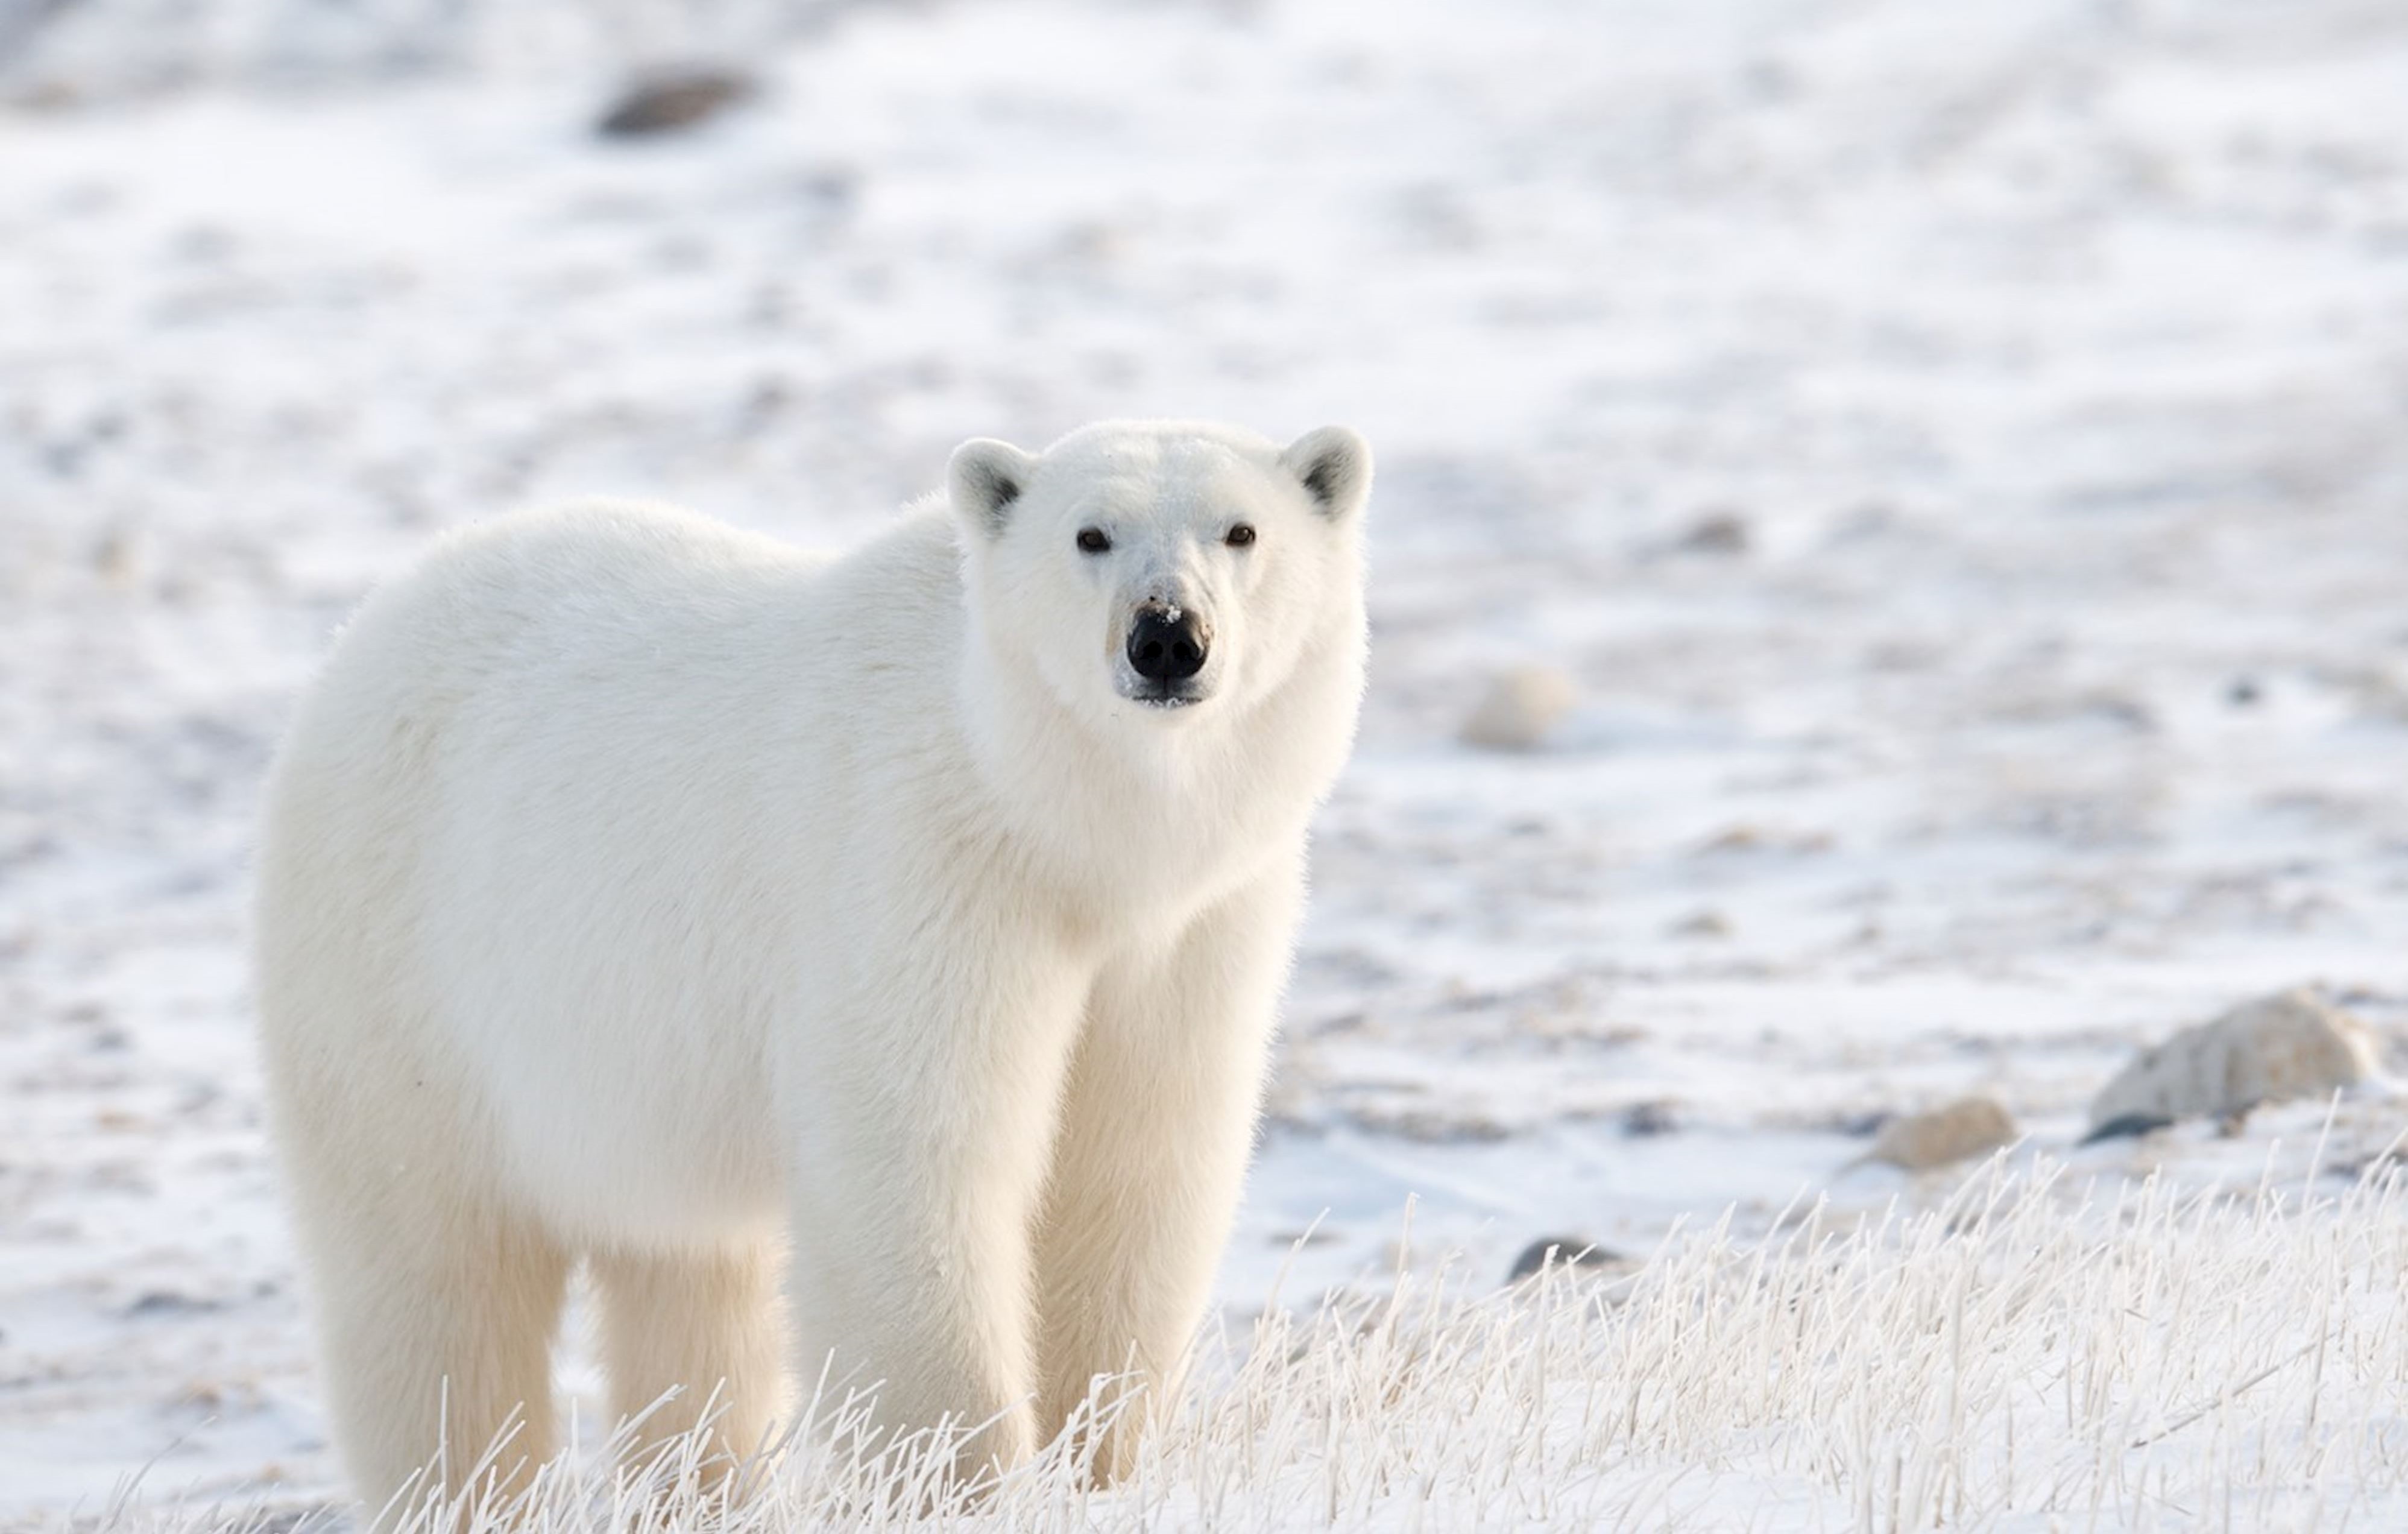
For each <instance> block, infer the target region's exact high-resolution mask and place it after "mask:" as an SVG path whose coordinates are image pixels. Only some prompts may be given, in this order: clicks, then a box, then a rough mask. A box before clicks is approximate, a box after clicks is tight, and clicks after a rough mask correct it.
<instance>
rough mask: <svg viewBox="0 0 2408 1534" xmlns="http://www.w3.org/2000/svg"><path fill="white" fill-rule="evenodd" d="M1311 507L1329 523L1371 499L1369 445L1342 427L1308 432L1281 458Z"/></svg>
mask: <svg viewBox="0 0 2408 1534" xmlns="http://www.w3.org/2000/svg"><path fill="white" fill-rule="evenodd" d="M1280 462H1281V463H1283V464H1285V465H1286V466H1287V468H1288V472H1289V473H1291V474H1293V475H1295V476H1296V477H1297V480H1300V481H1301V482H1302V483H1303V485H1304V489H1305V494H1307V495H1311V496H1312V504H1313V505H1314V506H1316V507H1318V508H1320V509H1321V513H1322V515H1324V516H1326V517H1327V518H1328V519H1329V520H1330V521H1332V522H1342V521H1344V520H1345V519H1346V518H1348V517H1351V516H1353V515H1354V514H1355V512H1357V511H1359V510H1361V509H1363V503H1364V501H1366V500H1368V499H1369V497H1370V495H1371V444H1370V443H1369V442H1366V441H1364V440H1363V438H1362V437H1358V436H1356V435H1355V433H1353V432H1351V431H1348V430H1347V429H1346V428H1345V427H1343V426H1324V427H1322V428H1321V429H1320V430H1318V431H1309V432H1307V433H1305V434H1304V435H1303V436H1302V437H1297V439H1296V440H1295V441H1293V442H1290V443H1289V444H1288V445H1287V451H1286V452H1283V453H1281V454H1280Z"/></svg>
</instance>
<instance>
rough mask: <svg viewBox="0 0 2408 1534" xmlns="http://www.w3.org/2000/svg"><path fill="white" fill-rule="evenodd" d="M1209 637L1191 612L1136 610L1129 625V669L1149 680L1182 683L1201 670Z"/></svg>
mask: <svg viewBox="0 0 2408 1534" xmlns="http://www.w3.org/2000/svg"><path fill="white" fill-rule="evenodd" d="M1211 648H1212V636H1211V631H1210V630H1208V629H1206V628H1205V626H1204V624H1203V623H1202V621H1201V620H1199V619H1198V618H1197V616H1196V614H1194V613H1193V612H1189V611H1186V610H1184V609H1179V608H1156V607H1147V608H1140V609H1138V615H1137V622H1136V623H1134V624H1130V625H1129V637H1128V663H1129V669H1131V670H1133V671H1135V672H1136V673H1137V674H1138V675H1139V676H1140V677H1143V678H1144V679H1145V680H1146V681H1158V682H1163V683H1166V684H1168V683H1170V682H1180V681H1187V680H1188V679H1189V678H1190V677H1193V676H1194V675H1195V674H1196V673H1197V672H1198V671H1201V670H1203V669H1204V657H1205V656H1206V655H1207V654H1208V653H1210V652H1211Z"/></svg>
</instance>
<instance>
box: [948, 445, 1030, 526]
mask: <svg viewBox="0 0 2408 1534" xmlns="http://www.w3.org/2000/svg"><path fill="white" fill-rule="evenodd" d="M1036 472H1037V459H1036V457H1035V456H1034V455H1033V454H1030V453H1025V452H1021V451H1020V450H1019V449H1018V448H1015V447H1013V446H1012V445H1011V443H1009V442H998V441H996V439H995V438H994V437H972V438H970V440H968V441H967V442H965V443H963V444H962V445H961V446H960V447H958V448H955V449H954V450H953V462H952V463H951V464H950V465H948V466H947V467H946V470H945V483H946V489H947V491H948V493H949V494H950V495H952V496H953V514H954V515H955V516H957V517H960V518H961V519H962V521H963V522H965V523H968V524H969V525H970V526H972V527H975V528H977V529H978V530H979V531H980V532H982V533H984V534H986V535H987V536H988V537H989V538H993V537H994V536H996V534H998V533H1000V532H1002V531H1003V529H1004V527H1005V525H1006V524H1008V523H1010V522H1011V506H1012V503H1013V502H1014V501H1017V500H1018V499H1020V493H1021V492H1022V491H1024V490H1025V489H1027V488H1028V480H1029V478H1030V476H1032V475H1034V474H1035V473H1036Z"/></svg>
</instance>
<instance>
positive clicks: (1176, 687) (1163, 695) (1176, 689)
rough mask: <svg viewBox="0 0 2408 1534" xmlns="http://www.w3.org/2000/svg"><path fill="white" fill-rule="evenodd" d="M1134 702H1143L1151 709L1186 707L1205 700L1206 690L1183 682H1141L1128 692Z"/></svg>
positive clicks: (1130, 699)
mask: <svg viewBox="0 0 2408 1534" xmlns="http://www.w3.org/2000/svg"><path fill="white" fill-rule="evenodd" d="M1128 700H1129V701H1130V702H1132V703H1142V704H1144V705H1145V706H1146V707H1147V708H1149V709H1184V708H1186V707H1188V706H1189V705H1190V704H1195V703H1201V702H1203V701H1204V691H1203V689H1202V688H1200V687H1191V686H1188V685H1186V684H1184V683H1181V682H1167V681H1149V682H1140V683H1139V684H1138V685H1137V687H1136V688H1135V689H1134V690H1132V691H1131V692H1130V693H1129V694H1128Z"/></svg>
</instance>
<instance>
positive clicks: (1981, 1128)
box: [1864, 1097, 2015, 1172]
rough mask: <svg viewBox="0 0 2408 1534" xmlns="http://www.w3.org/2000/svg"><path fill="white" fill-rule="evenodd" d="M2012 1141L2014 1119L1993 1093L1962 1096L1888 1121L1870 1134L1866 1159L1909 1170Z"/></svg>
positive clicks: (1925, 1168)
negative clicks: (1929, 1109) (1933, 1107)
mask: <svg viewBox="0 0 2408 1534" xmlns="http://www.w3.org/2000/svg"><path fill="white" fill-rule="evenodd" d="M2014 1139H2015V1121H2014V1117H2013V1116H2012V1115H2010V1114H2009V1113H2008V1112H2007V1111H2006V1110H2005V1109H2004V1108H2002V1107H2000V1105H1999V1101H1998V1099H1997V1098H1995V1097H1963V1098H1959V1099H1958V1100H1957V1101H1956V1102H1952V1103H1950V1104H1949V1105H1948V1106H1947V1107H1945V1108H1936V1109H1934V1110H1932V1111H1930V1112H1928V1113H1904V1114H1900V1115H1899V1117H1897V1118H1894V1119H1890V1120H1887V1121H1886V1122H1885V1123H1884V1124H1883V1125H1882V1126H1881V1132H1880V1133H1879V1134H1877V1135H1875V1136H1874V1137H1873V1148H1872V1149H1871V1150H1870V1151H1867V1152H1866V1153H1865V1154H1864V1159H1865V1160H1867V1161H1881V1162H1886V1163H1887V1164H1888V1165H1890V1166H1893V1167H1902V1168H1905V1169H1906V1170H1908V1171H1911V1172H1920V1171H1929V1170H1930V1169H1931V1168H1934V1167H1945V1166H1948V1165H1949V1164H1951V1163H1952V1162H1957V1161H1963V1160H1966V1159H1967V1158H1969V1157H1971V1156H1977V1155H1983V1154H1987V1153H1989V1152H1991V1151H1995V1150H1997V1149H1998V1148H1999V1147H2000V1146H2001V1145H2010V1144H2013V1143H2014Z"/></svg>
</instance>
